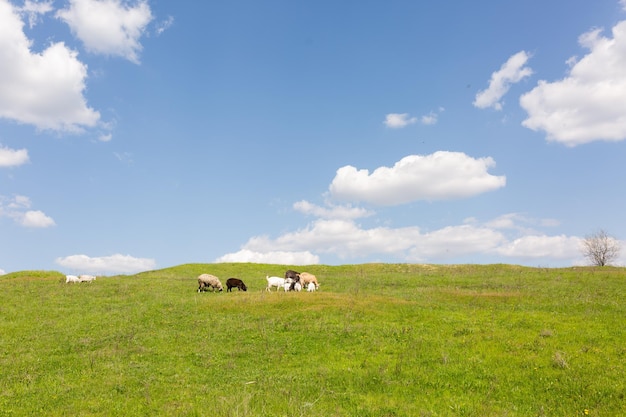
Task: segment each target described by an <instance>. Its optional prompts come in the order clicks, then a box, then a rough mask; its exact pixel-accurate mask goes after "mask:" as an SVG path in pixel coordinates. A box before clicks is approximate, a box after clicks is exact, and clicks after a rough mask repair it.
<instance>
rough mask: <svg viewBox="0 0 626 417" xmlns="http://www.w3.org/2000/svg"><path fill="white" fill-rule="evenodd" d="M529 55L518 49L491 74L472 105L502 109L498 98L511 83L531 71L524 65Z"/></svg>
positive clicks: (505, 91)
mask: <svg viewBox="0 0 626 417" xmlns="http://www.w3.org/2000/svg"><path fill="white" fill-rule="evenodd" d="M529 58H530V55H529V54H528V53H527V52H525V51H520V52H518V53H516V54H515V55H513V56H511V57H510V58H509V59H508V60H507V61H506V62H505V63H504V64H502V67H500V69H499V70H498V71H496V72H494V73H493V74H491V79H490V80H489V87H487V89H486V90H483V91H480V92H478V94H476V99H475V100H474V106H476V107H478V108H481V109H484V108H487V107H493V108H494V109H496V110H501V109H502V103H501V102H500V100H501V99H502V97H504V95H505V94H506V93H507V91H509V88H510V87H511V84H513V83H517V82H519V81H521V80H522V79H524V78H525V77H528V76H530V75H531V74H532V73H533V71H532V70H531V69H530V68H529V67H525V66H524V65H526V62H527V61H528V59H529Z"/></svg>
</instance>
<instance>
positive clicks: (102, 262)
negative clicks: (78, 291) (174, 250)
mask: <svg viewBox="0 0 626 417" xmlns="http://www.w3.org/2000/svg"><path fill="white" fill-rule="evenodd" d="M55 262H56V263H57V264H58V265H60V266H62V267H64V268H67V269H68V270H70V271H78V272H86V273H92V274H103V273H113V274H134V273H137V272H142V271H149V270H151V269H154V268H155V266H156V262H155V261H154V259H149V258H135V257H133V256H130V255H120V254H115V255H111V256H103V257H99V258H92V257H89V256H87V255H71V256H66V257H65V258H57V259H56V260H55Z"/></svg>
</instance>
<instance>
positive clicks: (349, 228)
mask: <svg viewBox="0 0 626 417" xmlns="http://www.w3.org/2000/svg"><path fill="white" fill-rule="evenodd" d="M503 218H507V219H509V220H511V222H506V224H503V223H502V222H501V219H503ZM517 218H518V216H509V215H504V216H501V218H500V220H491V221H488V222H485V223H484V224H479V223H478V222H476V221H474V222H472V223H473V224H462V225H455V226H448V227H444V228H441V229H438V230H432V231H428V232H423V231H421V230H420V229H419V228H418V227H400V228H392V227H374V228H363V227H361V226H360V225H358V224H357V223H355V222H354V221H353V220H346V219H343V220H338V219H334V220H327V219H318V220H315V221H314V222H312V223H310V224H309V225H307V226H306V227H305V228H303V229H300V230H296V231H294V232H289V233H285V234H283V235H281V236H278V237H276V238H270V237H268V236H256V237H252V238H251V239H249V240H248V242H246V243H245V245H243V247H242V249H241V251H239V252H237V253H234V254H228V255H225V256H223V257H221V258H219V261H220V262H270V263H286V264H313V263H318V262H319V259H318V258H317V255H316V254H329V255H333V256H338V257H339V258H341V259H343V260H346V261H348V262H350V261H358V260H359V259H363V258H368V257H372V256H374V257H376V256H380V257H384V258H389V257H391V258H395V259H397V260H399V261H402V262H437V261H441V260H446V259H454V258H458V257H462V256H495V257H506V258H508V259H524V260H528V259H537V260H542V262H546V263H549V262H551V261H562V260H567V259H577V256H578V254H579V248H580V246H579V245H580V239H579V238H576V237H567V236H546V235H543V234H539V233H537V232H530V231H528V230H527V229H526V228H525V227H523V226H522V225H517V224H515V223H516V220H515V219H517ZM530 221H531V220H529V219H525V220H523V221H522V223H527V222H530ZM532 222H533V223H540V222H537V221H532ZM494 224H500V225H501V226H503V227H505V226H506V228H508V229H510V230H508V231H509V232H511V231H513V233H515V234H518V236H511V235H509V234H505V233H504V231H502V230H498V229H497V228H494V227H491V226H493V225H494ZM490 225H491V226H490ZM520 233H521V234H522V235H521V236H519V234H520ZM524 233H531V234H524ZM275 254H280V255H278V256H275ZM288 254H303V256H305V258H307V259H305V260H300V261H298V260H297V259H296V260H294V259H290V258H288ZM309 257H316V258H317V260H316V261H315V262H313V260H312V259H308V258H309ZM286 259H290V260H289V261H287V260H286ZM266 260H267V261H266Z"/></svg>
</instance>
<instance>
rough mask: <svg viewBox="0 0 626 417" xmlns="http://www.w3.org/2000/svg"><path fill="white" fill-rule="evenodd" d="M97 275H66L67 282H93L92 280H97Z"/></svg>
mask: <svg viewBox="0 0 626 417" xmlns="http://www.w3.org/2000/svg"><path fill="white" fill-rule="evenodd" d="M95 280H96V277H95V275H66V276H65V283H66V284H67V283H70V282H73V283H76V282H91V281H95Z"/></svg>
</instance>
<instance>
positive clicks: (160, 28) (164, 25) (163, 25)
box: [156, 16, 174, 36]
mask: <svg viewBox="0 0 626 417" xmlns="http://www.w3.org/2000/svg"><path fill="white" fill-rule="evenodd" d="M173 24H174V17H173V16H168V17H167V19H165V20H163V21H161V22H159V24H157V28H156V34H157V36H158V35H160V34H162V33H163V32H165V31H166V30H167V29H169V28H170V27H171V26H172V25H173Z"/></svg>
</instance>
